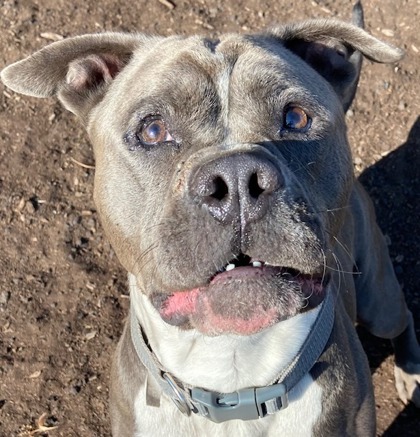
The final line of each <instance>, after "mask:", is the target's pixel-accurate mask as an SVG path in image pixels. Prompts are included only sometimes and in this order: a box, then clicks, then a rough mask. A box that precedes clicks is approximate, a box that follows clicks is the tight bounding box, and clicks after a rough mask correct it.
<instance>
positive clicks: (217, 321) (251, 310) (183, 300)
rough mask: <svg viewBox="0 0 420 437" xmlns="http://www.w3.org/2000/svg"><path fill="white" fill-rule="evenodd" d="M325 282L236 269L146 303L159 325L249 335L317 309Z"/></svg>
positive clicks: (285, 272) (293, 273) (288, 272)
mask: <svg viewBox="0 0 420 437" xmlns="http://www.w3.org/2000/svg"><path fill="white" fill-rule="evenodd" d="M327 284H328V277H326V276H325V275H322V274H316V273H314V274H312V275H310V274H304V273H300V272H299V271H297V270H294V269H288V268H285V267H276V266H269V265H261V267H258V268H255V267H253V266H250V265H246V266H238V267H235V268H234V269H232V270H228V271H224V272H221V273H217V274H216V275H215V276H213V277H212V278H211V279H210V281H209V282H208V283H207V284H205V285H203V286H198V287H195V288H192V289H187V290H185V289H184V290H179V291H175V292H172V293H170V294H169V293H155V294H153V295H152V296H151V300H152V303H153V305H154V306H155V308H156V309H157V310H158V312H159V313H160V315H161V317H162V318H163V320H165V321H166V322H168V323H169V324H172V325H176V326H179V327H191V326H192V327H196V328H198V329H199V330H200V331H202V332H203V333H205V334H208V335H219V334H222V333H233V334H239V335H249V334H253V333H256V332H258V331H260V330H262V329H264V328H267V327H269V326H271V325H273V324H275V323H277V322H279V321H281V320H285V319H287V318H289V317H293V316H294V315H297V314H298V313H299V312H301V313H302V312H306V311H308V310H310V309H311V308H315V307H316V306H318V305H319V304H320V303H321V302H322V301H323V300H324V298H325V294H326V292H327V290H326V288H327Z"/></svg>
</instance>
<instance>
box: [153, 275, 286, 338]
mask: <svg viewBox="0 0 420 437" xmlns="http://www.w3.org/2000/svg"><path fill="white" fill-rule="evenodd" d="M238 270H239V269H238ZM253 270H254V271H256V270H257V269H253ZM238 273H239V272H238ZM243 273H246V272H243ZM226 275H227V272H226V273H223V274H221V275H218V276H226ZM256 275H257V274H256ZM248 278H249V276H248ZM223 279H226V278H220V280H214V281H212V284H211V285H210V289H208V288H205V289H204V288H194V289H192V290H188V291H178V292H176V293H174V294H172V295H170V296H168V297H167V298H166V299H165V301H164V302H163V304H162V305H161V308H160V314H161V317H162V318H163V319H164V320H165V321H167V322H168V323H172V324H176V325H178V324H182V323H183V322H185V321H186V320H189V321H190V322H192V324H193V325H194V326H195V327H196V328H197V329H198V330H199V331H201V332H203V333H205V334H207V335H219V334H228V333H231V334H238V335H250V334H253V333H256V332H258V331H261V330H262V329H264V328H266V327H268V326H270V325H272V324H274V323H275V322H276V320H277V315H278V312H277V310H276V309H275V308H268V309H267V308H266V309H264V308H263V306H262V305H260V304H259V303H258V301H256V299H255V298H251V299H250V298H249V297H248V298H247V297H246V296H242V297H243V298H244V299H243V300H241V301H240V302H238V303H236V302H234V301H233V299H232V296H229V293H228V292H226V291H225V290H224V288H225V287H223V284H222V283H221V282H222V280H223ZM235 279H236V278H235ZM235 298H236V299H238V297H235ZM239 299H240V298H239ZM238 305H239V306H241V310H242V311H241V310H239V311H238V310H236V309H235V308H237V306H238ZM226 307H229V309H228V310H226Z"/></svg>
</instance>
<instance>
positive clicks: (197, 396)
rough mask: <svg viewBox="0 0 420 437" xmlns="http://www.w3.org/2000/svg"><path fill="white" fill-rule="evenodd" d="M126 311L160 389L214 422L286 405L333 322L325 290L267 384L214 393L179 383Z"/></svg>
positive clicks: (142, 357) (136, 346)
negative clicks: (307, 327)
mask: <svg viewBox="0 0 420 437" xmlns="http://www.w3.org/2000/svg"><path fill="white" fill-rule="evenodd" d="M130 311H131V315H130V320H131V323H130V328H131V338H132V340H133V345H134V349H135V350H136V353H137V356H138V357H139V359H140V361H141V362H142V363H143V365H144V366H145V367H146V369H147V370H148V371H149V372H150V373H151V374H152V375H153V377H154V379H155V380H156V382H157V383H158V384H159V386H160V388H161V390H162V391H163V393H165V394H166V395H168V396H169V397H170V398H171V399H172V400H173V401H174V403H175V405H176V406H177V408H178V409H179V410H180V411H181V412H182V413H183V414H185V415H186V416H189V415H191V413H194V414H198V415H200V416H203V417H206V418H207V419H209V420H211V421H213V422H217V423H219V422H225V421H227V420H234V419H240V420H255V419H259V418H262V417H265V416H267V415H271V414H274V413H277V412H278V411H281V410H284V409H285V408H287V406H288V393H289V392H290V390H291V389H292V388H293V387H294V386H295V385H296V384H297V383H298V382H299V381H300V380H301V379H302V378H303V377H304V376H305V375H306V374H307V373H308V372H309V371H310V370H311V369H312V367H313V366H314V364H315V363H316V362H317V361H318V358H319V357H320V356H321V354H322V352H323V351H324V349H325V346H326V344H327V342H328V339H329V338H330V335H331V331H332V328H333V324H334V302H333V296H332V293H331V292H329V293H327V295H326V297H325V299H324V301H323V302H322V304H321V308H320V310H319V312H318V315H317V317H316V319H315V322H314V323H313V325H312V329H311V331H310V332H309V334H308V336H307V337H306V339H305V341H304V343H303V345H302V347H301V348H300V350H299V352H298V353H297V354H296V356H295V357H294V359H293V360H292V361H291V362H290V363H289V365H288V366H287V367H286V368H284V369H283V370H282V371H281V372H279V373H278V375H277V377H276V378H275V379H274V381H273V382H272V383H271V384H270V385H267V386H265V387H251V388H245V389H241V390H238V391H236V392H233V393H218V392H214V391H209V390H205V389H203V388H199V387H192V386H190V385H188V384H185V383H182V382H181V381H178V380H177V379H176V378H175V377H174V376H173V375H171V374H170V373H169V372H168V371H167V370H166V369H164V368H163V366H162V365H161V363H160V362H159V360H158V359H157V357H156V355H155V354H154V353H153V351H152V350H151V349H150V346H148V345H147V344H146V341H147V340H146V336H145V334H144V332H143V330H142V328H141V326H140V323H139V321H138V320H137V317H136V314H135V311H134V305H133V304H131V305H130Z"/></svg>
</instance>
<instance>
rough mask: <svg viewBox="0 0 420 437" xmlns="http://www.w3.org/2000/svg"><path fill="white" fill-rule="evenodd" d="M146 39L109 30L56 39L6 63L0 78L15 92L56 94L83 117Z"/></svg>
mask: <svg viewBox="0 0 420 437" xmlns="http://www.w3.org/2000/svg"><path fill="white" fill-rule="evenodd" d="M146 39H149V37H146V36H143V35H133V34H125V33H113V32H109V33H102V34H91V35H83V36H77V37H74V38H69V39H66V40H63V41H58V42H55V43H53V44H50V45H48V46H47V47H44V48H43V49H42V50H40V51H38V52H36V53H34V54H33V55H32V56H29V57H28V58H26V59H23V60H22V61H19V62H16V63H15V64H12V65H10V66H8V67H7V68H5V69H4V70H3V71H2V72H1V79H2V81H3V82H4V84H5V85H6V86H8V87H9V88H11V89H12V90H13V91H16V92H18V93H22V94H26V95H29V96H34V97H51V96H53V95H57V96H58V98H59V99H60V101H61V102H62V103H63V105H64V106H65V107H66V108H67V109H68V110H70V111H71V112H73V113H75V114H76V115H78V116H80V117H81V118H82V119H85V118H86V117H87V116H88V114H89V112H90V110H91V109H92V108H93V107H94V106H95V105H96V104H97V103H98V102H99V101H100V100H101V99H102V98H103V96H104V94H105V92H106V90H107V88H108V86H109V85H110V83H111V82H112V81H113V79H114V78H115V77H116V76H117V75H118V73H119V72H120V71H121V70H122V69H123V68H124V67H125V66H126V65H127V63H128V62H129V60H130V58H131V56H132V55H133V52H134V51H135V50H136V49H137V48H139V47H141V46H143V45H144V44H145V42H146ZM150 39H152V37H150Z"/></svg>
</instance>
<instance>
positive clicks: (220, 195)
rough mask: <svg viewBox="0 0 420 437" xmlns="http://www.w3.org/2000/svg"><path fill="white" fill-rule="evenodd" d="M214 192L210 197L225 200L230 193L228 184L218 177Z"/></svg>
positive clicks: (215, 181)
mask: <svg viewBox="0 0 420 437" xmlns="http://www.w3.org/2000/svg"><path fill="white" fill-rule="evenodd" d="M213 184H214V192H213V193H212V194H211V195H210V196H211V197H213V198H215V199H217V200H223V199H224V198H225V197H226V196H227V195H228V193H229V189H228V186H227V184H226V182H225V181H224V180H223V178H221V177H220V176H217V177H216V178H215V179H214V181H213Z"/></svg>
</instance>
